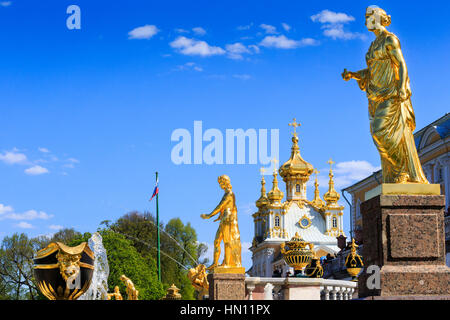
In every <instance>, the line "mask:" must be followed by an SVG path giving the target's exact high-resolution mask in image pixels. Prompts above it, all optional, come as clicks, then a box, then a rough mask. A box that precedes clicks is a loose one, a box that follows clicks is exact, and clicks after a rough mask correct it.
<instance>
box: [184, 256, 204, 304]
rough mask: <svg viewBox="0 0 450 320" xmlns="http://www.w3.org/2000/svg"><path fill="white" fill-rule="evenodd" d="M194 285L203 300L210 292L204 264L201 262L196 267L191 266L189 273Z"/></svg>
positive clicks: (199, 297)
mask: <svg viewBox="0 0 450 320" xmlns="http://www.w3.org/2000/svg"><path fill="white" fill-rule="evenodd" d="M187 276H188V278H189V280H190V281H191V283H192V286H193V287H194V288H195V290H197V291H198V299H199V300H202V299H203V297H204V296H205V295H207V294H208V290H209V283H208V278H207V276H208V275H207V274H206V267H205V265H204V264H199V265H198V266H197V267H195V268H191V269H189V271H188V274H187Z"/></svg>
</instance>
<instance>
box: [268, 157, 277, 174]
mask: <svg viewBox="0 0 450 320" xmlns="http://www.w3.org/2000/svg"><path fill="white" fill-rule="evenodd" d="M270 162H272V163H273V173H275V172H277V163H278V160H277V158H273V159H272V160H270Z"/></svg>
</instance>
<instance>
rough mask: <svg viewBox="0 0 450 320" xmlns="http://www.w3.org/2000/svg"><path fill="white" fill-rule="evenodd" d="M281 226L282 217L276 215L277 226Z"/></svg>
mask: <svg viewBox="0 0 450 320" xmlns="http://www.w3.org/2000/svg"><path fill="white" fill-rule="evenodd" d="M279 226H280V217H279V216H275V227H279Z"/></svg>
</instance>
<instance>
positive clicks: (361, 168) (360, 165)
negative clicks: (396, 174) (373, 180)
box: [308, 160, 381, 189]
mask: <svg viewBox="0 0 450 320" xmlns="http://www.w3.org/2000/svg"><path fill="white" fill-rule="evenodd" d="M380 169H381V167H379V166H378V167H375V166H373V165H372V164H371V163H369V162H367V161H365V160H351V161H343V162H338V163H336V165H335V166H334V167H333V174H334V177H333V179H334V185H335V187H336V188H337V189H341V188H344V187H348V186H350V185H352V184H353V183H355V182H357V181H360V180H362V179H364V178H367V177H368V176H370V175H372V174H373V173H374V172H376V171H378V170H380ZM329 170H330V169H329V168H324V169H322V170H320V174H319V175H318V180H319V185H320V186H321V187H323V188H325V187H328V181H329V177H328V173H329ZM313 184H314V178H313V177H311V179H310V180H309V181H308V185H313Z"/></svg>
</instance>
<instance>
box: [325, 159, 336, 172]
mask: <svg viewBox="0 0 450 320" xmlns="http://www.w3.org/2000/svg"><path fill="white" fill-rule="evenodd" d="M327 163H328V164H329V165H330V170H331V166H332V165H333V164H335V163H336V162H334V161H333V160H332V159H331V158H330V160H328V161H327Z"/></svg>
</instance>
